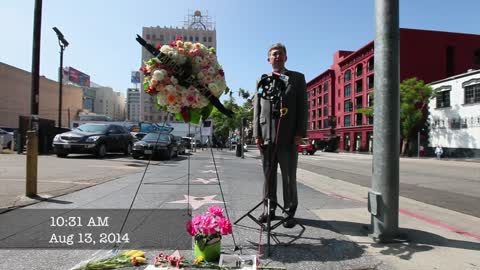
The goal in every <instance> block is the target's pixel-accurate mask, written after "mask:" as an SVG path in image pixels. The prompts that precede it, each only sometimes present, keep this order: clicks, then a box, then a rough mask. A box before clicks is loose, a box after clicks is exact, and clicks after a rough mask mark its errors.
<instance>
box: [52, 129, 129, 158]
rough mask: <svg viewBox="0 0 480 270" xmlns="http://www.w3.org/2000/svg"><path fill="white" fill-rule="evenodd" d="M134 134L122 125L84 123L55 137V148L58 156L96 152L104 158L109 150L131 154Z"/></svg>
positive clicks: (95, 153)
mask: <svg viewBox="0 0 480 270" xmlns="http://www.w3.org/2000/svg"><path fill="white" fill-rule="evenodd" d="M132 146H133V136H132V135H131V134H130V132H129V131H128V130H127V129H126V128H124V127H123V126H120V125H115V124H88V123H87V124H83V125H80V126H78V127H77V128H75V129H73V130H72V131H68V132H65V133H62V134H58V135H56V136H55V138H54V139H53V149H54V151H55V154H57V156H58V157H66V156H67V155H68V154H94V155H96V156H97V157H100V158H103V157H105V155H106V154H107V152H123V153H124V154H125V155H130V153H131V152H132Z"/></svg>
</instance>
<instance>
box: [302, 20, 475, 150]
mask: <svg viewBox="0 0 480 270" xmlns="http://www.w3.org/2000/svg"><path fill="white" fill-rule="evenodd" d="M471 68H473V69H478V68H480V35H472V34H462V33H449V32H440V31H427V30H416V29H403V28H402V29H400V80H401V81H403V80H404V79H407V78H411V77H417V78H418V79H421V80H423V81H425V82H427V83H429V82H432V81H436V80H440V79H442V78H445V77H450V76H453V75H456V74H461V73H463V72H466V71H467V70H468V69H471ZM374 80H375V70H374V42H373V41H371V42H370V43H368V44H366V45H365V46H363V47H362V48H360V49H358V50H357V51H337V52H336V53H335V54H334V57H333V64H332V65H331V67H330V68H329V69H328V70H326V71H324V72H322V73H320V75H318V76H317V77H315V78H314V79H312V80H311V81H309V82H308V83H307V91H308V97H309V98H308V101H309V105H310V106H309V114H310V117H309V130H308V137H309V138H311V139H319V140H327V139H329V138H331V137H332V136H333V134H334V137H336V139H337V140H338V143H339V149H340V150H342V151H372V146H373V117H368V116H366V115H364V114H361V113H358V112H357V110H358V109H360V108H365V107H370V106H373V92H374ZM325 83H327V87H325ZM326 120H330V121H327V122H325V121H326ZM332 125H333V126H335V127H334V128H333V129H332V127H331V126H332Z"/></svg>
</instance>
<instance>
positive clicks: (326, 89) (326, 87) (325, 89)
mask: <svg viewBox="0 0 480 270" xmlns="http://www.w3.org/2000/svg"><path fill="white" fill-rule="evenodd" d="M323 91H325V92H327V91H328V82H324V83H323Z"/></svg>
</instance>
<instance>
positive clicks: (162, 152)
mask: <svg viewBox="0 0 480 270" xmlns="http://www.w3.org/2000/svg"><path fill="white" fill-rule="evenodd" d="M142 156H143V157H147V156H152V157H155V156H160V157H162V158H164V159H167V160H168V159H171V158H172V157H176V156H178V146H177V143H176V141H175V137H174V136H173V135H171V134H167V133H158V132H151V133H147V135H145V137H143V138H142V139H141V140H140V141H138V142H135V144H134V145H133V150H132V157H133V158H135V159H138V158H140V157H142Z"/></svg>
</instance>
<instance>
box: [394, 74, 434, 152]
mask: <svg viewBox="0 0 480 270" xmlns="http://www.w3.org/2000/svg"><path fill="white" fill-rule="evenodd" d="M432 94H433V90H432V87H431V86H430V85H428V84H425V82H424V81H422V80H419V79H417V78H415V77H414V78H410V79H406V80H404V81H403V82H402V83H401V84H400V135H401V138H402V152H401V153H402V155H403V156H404V155H406V154H407V149H408V148H407V147H408V143H409V140H410V138H411V137H412V135H414V134H415V132H416V131H418V129H419V126H423V125H424V123H425V121H426V119H427V115H428V101H429V99H430V97H431V96H432Z"/></svg>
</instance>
